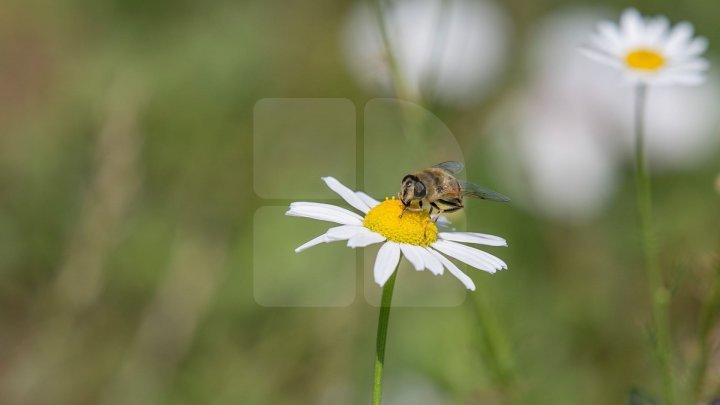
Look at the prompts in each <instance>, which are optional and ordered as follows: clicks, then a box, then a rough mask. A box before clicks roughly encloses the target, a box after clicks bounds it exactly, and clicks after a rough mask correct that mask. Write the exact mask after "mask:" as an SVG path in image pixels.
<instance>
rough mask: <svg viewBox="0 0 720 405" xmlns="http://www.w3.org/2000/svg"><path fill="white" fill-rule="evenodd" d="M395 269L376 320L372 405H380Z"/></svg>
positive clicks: (383, 294)
mask: <svg viewBox="0 0 720 405" xmlns="http://www.w3.org/2000/svg"><path fill="white" fill-rule="evenodd" d="M396 276H397V269H395V271H394V272H393V274H392V276H390V279H389V280H388V281H387V283H385V286H384V287H383V292H382V300H381V301H380V317H379V318H378V328H377V343H376V350H375V378H374V383H373V400H372V403H373V405H380V401H381V398H382V378H383V367H384V365H385V341H386V340H387V329H388V321H389V320H390V304H391V303H392V295H393V289H395V277H396Z"/></svg>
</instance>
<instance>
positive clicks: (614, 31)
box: [597, 21, 622, 53]
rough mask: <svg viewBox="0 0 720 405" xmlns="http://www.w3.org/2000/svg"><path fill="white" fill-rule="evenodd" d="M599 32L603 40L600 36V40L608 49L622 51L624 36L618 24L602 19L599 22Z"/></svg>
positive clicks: (616, 51) (613, 51) (615, 51)
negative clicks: (621, 34) (622, 36)
mask: <svg viewBox="0 0 720 405" xmlns="http://www.w3.org/2000/svg"><path fill="white" fill-rule="evenodd" d="M597 29H598V33H600V36H601V37H602V40H600V39H599V38H598V41H602V42H603V45H604V47H603V48H606V50H607V51H610V52H612V53H620V52H621V51H622V38H621V37H620V31H618V26H617V25H615V24H613V23H611V22H608V21H601V22H599V23H598V27H597Z"/></svg>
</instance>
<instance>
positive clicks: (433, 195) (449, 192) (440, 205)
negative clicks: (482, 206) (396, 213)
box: [398, 161, 510, 221]
mask: <svg viewBox="0 0 720 405" xmlns="http://www.w3.org/2000/svg"><path fill="white" fill-rule="evenodd" d="M464 167H465V165H463V164H462V163H460V162H453V161H449V162H443V163H438V164H436V165H433V166H432V167H429V168H427V169H424V170H421V171H419V172H415V173H412V174H408V175H406V176H405V177H403V179H402V184H401V189H400V192H399V193H398V198H399V199H400V201H402V203H403V205H404V206H405V207H404V208H403V210H402V212H401V213H400V216H401V217H402V214H404V213H405V210H407V209H411V210H421V209H423V203H427V204H428V205H430V216H431V218H432V214H433V209H436V210H437V211H438V212H437V214H436V215H435V217H434V218H433V221H437V219H438V217H440V215H442V214H443V213H446V212H454V211H458V210H461V209H462V208H463V207H464V205H463V198H464V197H474V198H480V199H483V200H489V201H499V202H508V201H510V199H509V198H508V197H506V196H504V195H502V194H500V193H498V192H495V191H492V190H488V189H486V188H484V187H481V186H478V185H477V184H473V183H470V182H468V181H465V180H461V179H457V178H455V176H454V175H455V174H458V173H460V172H461V171H463V168H464ZM414 202H417V206H414V205H413V203H414Z"/></svg>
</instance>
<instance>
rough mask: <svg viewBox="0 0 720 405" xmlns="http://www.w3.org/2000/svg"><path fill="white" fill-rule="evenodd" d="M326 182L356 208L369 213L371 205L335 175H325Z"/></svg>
mask: <svg viewBox="0 0 720 405" xmlns="http://www.w3.org/2000/svg"><path fill="white" fill-rule="evenodd" d="M322 179H323V181H324V182H325V184H327V186H328V187H330V189H331V190H332V191H334V192H336V193H337V194H338V195H339V196H340V197H342V199H343V200H345V201H347V203H348V204H350V205H352V206H353V207H354V208H355V209H357V210H359V211H362V212H363V213H365V214H367V213H368V211H370V207H368V205H367V204H365V202H364V201H363V200H361V199H360V197H358V196H357V195H356V194H355V192H354V191H352V190H350V189H349V188H347V187H345V185H343V184H342V183H340V182H339V181H338V180H337V179H336V178H334V177H323V178H322Z"/></svg>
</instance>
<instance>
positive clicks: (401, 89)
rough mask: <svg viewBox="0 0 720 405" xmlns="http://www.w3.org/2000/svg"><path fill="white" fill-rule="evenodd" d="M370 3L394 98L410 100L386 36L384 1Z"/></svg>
mask: <svg viewBox="0 0 720 405" xmlns="http://www.w3.org/2000/svg"><path fill="white" fill-rule="evenodd" d="M371 3H372V8H373V10H374V12H375V18H376V19H377V25H378V30H379V31H380V39H381V40H382V42H383V47H384V48H385V54H384V55H383V57H384V58H385V60H386V61H387V64H388V67H389V69H390V76H391V82H392V86H393V89H394V91H395V97H397V98H401V99H405V100H409V99H411V95H410V92H409V91H408V89H407V85H406V83H405V78H404V77H403V76H402V73H401V72H400V68H399V66H398V61H397V58H396V57H395V55H396V53H395V50H394V48H393V43H392V41H390V35H389V34H388V27H387V22H386V20H385V15H386V14H387V13H386V12H385V5H384V1H383V0H372V1H371Z"/></svg>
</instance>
